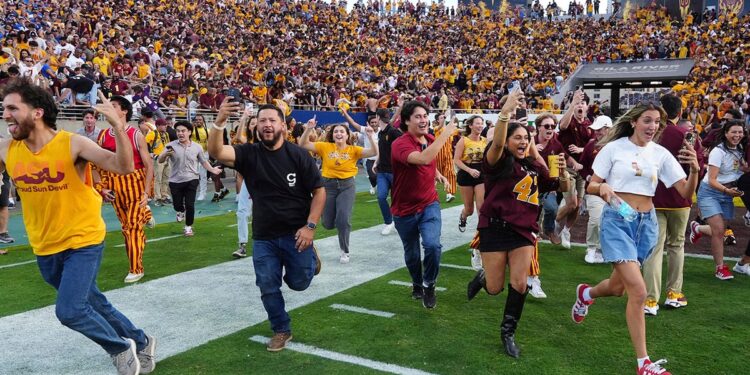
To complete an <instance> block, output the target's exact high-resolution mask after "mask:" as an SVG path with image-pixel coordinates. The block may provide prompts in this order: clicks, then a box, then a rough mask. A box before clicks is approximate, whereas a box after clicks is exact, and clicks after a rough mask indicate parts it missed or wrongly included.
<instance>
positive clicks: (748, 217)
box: [742, 211, 750, 227]
mask: <svg viewBox="0 0 750 375" xmlns="http://www.w3.org/2000/svg"><path fill="white" fill-rule="evenodd" d="M742 219H743V220H745V226H746V227H750V211H747V212H745V214H744V215H742Z"/></svg>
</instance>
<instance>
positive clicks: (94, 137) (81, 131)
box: [76, 126, 102, 142]
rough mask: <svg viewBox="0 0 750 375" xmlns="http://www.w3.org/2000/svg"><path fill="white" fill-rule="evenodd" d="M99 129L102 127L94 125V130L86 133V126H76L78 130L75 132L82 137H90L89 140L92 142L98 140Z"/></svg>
mask: <svg viewBox="0 0 750 375" xmlns="http://www.w3.org/2000/svg"><path fill="white" fill-rule="evenodd" d="M101 131H102V129H99V128H98V127H96V126H95V127H94V130H93V131H92V132H91V133H88V132H86V128H85V127H82V128H78V130H76V134H79V135H82V136H84V137H86V138H88V139H90V140H92V141H94V142H98V141H99V133H100V132H101Z"/></svg>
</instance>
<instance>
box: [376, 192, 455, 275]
mask: <svg viewBox="0 0 750 375" xmlns="http://www.w3.org/2000/svg"><path fill="white" fill-rule="evenodd" d="M378 186H380V183H378ZM393 219H394V222H395V223H396V230H397V231H398V235H399V237H401V242H402V243H403V244H404V261H405V262H406V268H408V269H409V274H411V281H412V283H414V284H416V285H422V286H425V287H429V286H433V285H435V281H436V280H437V276H438V271H439V269H440V255H441V254H442V249H443V246H442V245H441V244H440V230H441V228H442V219H441V218H440V203H438V202H437V201H435V202H432V203H430V204H429V205H428V206H427V207H425V209H424V211H422V212H417V213H415V214H413V215H409V216H394V217H393ZM420 236H421V237H422V246H424V275H423V274H422V259H421V248H420V246H419V238H420Z"/></svg>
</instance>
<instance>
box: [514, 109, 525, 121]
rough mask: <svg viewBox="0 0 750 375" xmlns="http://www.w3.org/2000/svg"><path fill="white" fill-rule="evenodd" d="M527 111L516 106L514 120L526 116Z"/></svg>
mask: <svg viewBox="0 0 750 375" xmlns="http://www.w3.org/2000/svg"><path fill="white" fill-rule="evenodd" d="M527 116H528V114H527V111H526V110H525V109H523V108H516V120H520V119H522V118H524V117H527Z"/></svg>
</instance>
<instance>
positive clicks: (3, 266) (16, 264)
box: [0, 260, 36, 269]
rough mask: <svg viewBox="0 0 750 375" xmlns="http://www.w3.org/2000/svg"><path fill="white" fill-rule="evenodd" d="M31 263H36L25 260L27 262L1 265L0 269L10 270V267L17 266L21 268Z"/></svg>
mask: <svg viewBox="0 0 750 375" xmlns="http://www.w3.org/2000/svg"><path fill="white" fill-rule="evenodd" d="M31 263H36V260H27V261H25V262H18V263H11V264H5V265H2V266H0V269H3V268H11V267H17V266H23V265H24V264H31Z"/></svg>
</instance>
